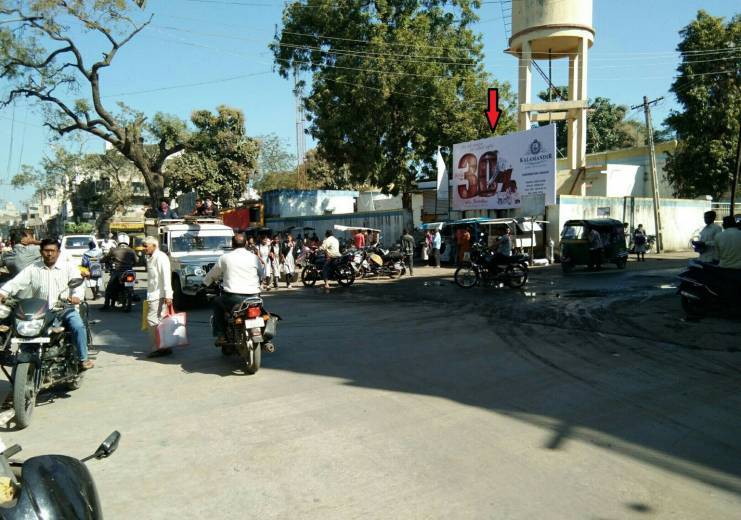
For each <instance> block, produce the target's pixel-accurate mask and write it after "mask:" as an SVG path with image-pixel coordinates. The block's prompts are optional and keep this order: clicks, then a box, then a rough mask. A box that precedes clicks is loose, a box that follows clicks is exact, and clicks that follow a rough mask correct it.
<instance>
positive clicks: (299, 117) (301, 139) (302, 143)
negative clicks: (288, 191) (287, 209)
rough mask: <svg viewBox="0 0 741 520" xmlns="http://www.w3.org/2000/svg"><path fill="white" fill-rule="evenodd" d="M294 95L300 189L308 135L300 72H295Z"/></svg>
mask: <svg viewBox="0 0 741 520" xmlns="http://www.w3.org/2000/svg"><path fill="white" fill-rule="evenodd" d="M293 95H294V97H295V99H296V160H297V164H296V177H297V179H296V180H297V181H298V182H297V184H298V188H299V189H303V187H304V172H305V169H306V164H305V159H306V136H305V135H304V123H305V121H306V119H305V117H304V104H303V99H302V98H303V92H302V89H301V86H300V85H299V81H298V72H294V74H293Z"/></svg>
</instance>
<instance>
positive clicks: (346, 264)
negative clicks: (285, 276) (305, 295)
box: [301, 251, 355, 287]
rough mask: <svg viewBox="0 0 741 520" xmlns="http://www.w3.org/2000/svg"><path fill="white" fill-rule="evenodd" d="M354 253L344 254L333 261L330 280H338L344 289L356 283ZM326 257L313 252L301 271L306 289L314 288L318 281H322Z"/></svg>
mask: <svg viewBox="0 0 741 520" xmlns="http://www.w3.org/2000/svg"><path fill="white" fill-rule="evenodd" d="M352 257H353V253H352V252H347V253H344V254H343V255H342V256H340V257H338V258H336V259H334V260H332V267H331V269H330V271H329V280H336V281H337V283H338V284H340V285H341V286H342V287H350V286H351V285H352V284H353V283H354V282H355V271H354V270H353V267H352V265H351V264H352ZM325 262H326V256H325V255H324V254H323V252H322V253H320V252H318V251H312V252H311V253H310V254H309V255H308V257H307V259H306V262H305V266H304V268H303V269H302V270H301V282H302V283H303V284H304V285H305V286H306V287H313V286H314V285H316V282H317V280H322V279H323V278H322V272H323V270H324V264H325Z"/></svg>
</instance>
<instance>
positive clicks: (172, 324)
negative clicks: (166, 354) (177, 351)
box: [155, 305, 188, 350]
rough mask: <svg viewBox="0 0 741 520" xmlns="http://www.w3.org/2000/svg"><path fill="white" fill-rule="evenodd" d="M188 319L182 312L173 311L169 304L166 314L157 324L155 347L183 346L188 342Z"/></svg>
mask: <svg viewBox="0 0 741 520" xmlns="http://www.w3.org/2000/svg"><path fill="white" fill-rule="evenodd" d="M187 324H188V319H187V316H186V315H185V313H184V312H177V313H176V312H175V309H174V308H173V307H172V305H170V307H169V308H168V309H167V316H165V317H164V319H163V320H162V321H161V322H160V323H159V325H157V334H156V337H155V344H156V345H157V349H158V350H159V349H163V348H172V347H184V346H186V345H187V344H188V327H187Z"/></svg>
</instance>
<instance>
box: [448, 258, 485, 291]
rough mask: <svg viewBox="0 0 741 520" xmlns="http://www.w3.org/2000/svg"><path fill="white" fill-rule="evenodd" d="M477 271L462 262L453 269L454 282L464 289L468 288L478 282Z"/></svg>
mask: <svg viewBox="0 0 741 520" xmlns="http://www.w3.org/2000/svg"><path fill="white" fill-rule="evenodd" d="M479 276H480V274H479V272H478V271H477V270H476V269H474V268H473V265H471V264H464V265H462V266H460V267H459V268H458V269H456V270H455V276H454V279H455V283H456V284H457V285H458V286H459V287H462V288H464V289H470V288H471V287H474V286H475V285H476V284H477V283H479Z"/></svg>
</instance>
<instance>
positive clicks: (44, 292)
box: [0, 238, 94, 370]
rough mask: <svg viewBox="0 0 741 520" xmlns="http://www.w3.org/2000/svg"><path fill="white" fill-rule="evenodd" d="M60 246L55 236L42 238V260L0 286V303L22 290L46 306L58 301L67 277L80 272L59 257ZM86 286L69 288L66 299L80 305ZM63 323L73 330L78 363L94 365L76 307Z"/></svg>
mask: <svg viewBox="0 0 741 520" xmlns="http://www.w3.org/2000/svg"><path fill="white" fill-rule="evenodd" d="M60 248H61V246H60V244H59V242H57V241H56V240H54V239H51V238H47V239H44V240H42V241H41V258H42V260H43V261H42V262H36V263H34V264H31V265H29V266H28V267H26V268H25V269H23V271H21V272H20V273H18V275H17V276H16V277H15V278H13V279H12V280H10V281H9V282H7V283H6V284H5V285H3V286H2V288H0V303H2V302H4V301H5V299H6V298H7V297H8V296H15V295H17V294H18V293H19V292H21V291H26V294H30V295H29V296H28V297H29V298H39V299H45V300H47V301H48V303H49V307H53V306H54V305H55V304H56V303H57V298H58V297H59V295H60V294H62V293H63V292H64V291H65V290H67V284H68V283H69V281H70V280H72V279H76V278H80V271H79V269H78V267H77V266H76V265H73V264H72V263H71V262H67V261H58V260H59V250H60ZM84 291H85V289H84V288H83V286H79V287H77V288H75V289H73V290H72V291H71V294H70V296H69V297H68V298H67V300H68V301H69V303H71V304H73V305H79V304H80V301H81V299H82V297H83V295H84ZM62 319H63V321H64V326H65V327H66V328H67V329H68V330H70V331H71V332H72V339H73V341H74V344H75V346H76V347H77V351H78V352H79V354H80V366H81V367H82V368H83V369H85V370H87V369H90V368H93V366H94V364H93V362H92V361H91V360H89V359H88V353H87V330H86V329H85V324H84V323H83V321H82V317H81V316H80V313H79V312H78V311H77V310H71V311H70V312H67V313H65V314H64V315H63V317H62Z"/></svg>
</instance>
